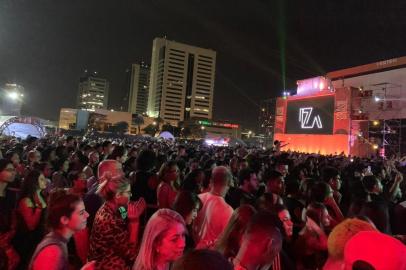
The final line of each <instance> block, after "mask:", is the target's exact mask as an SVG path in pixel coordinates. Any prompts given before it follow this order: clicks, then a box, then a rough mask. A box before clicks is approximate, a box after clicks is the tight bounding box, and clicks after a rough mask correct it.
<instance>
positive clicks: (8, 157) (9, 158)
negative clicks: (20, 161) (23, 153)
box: [4, 150, 20, 160]
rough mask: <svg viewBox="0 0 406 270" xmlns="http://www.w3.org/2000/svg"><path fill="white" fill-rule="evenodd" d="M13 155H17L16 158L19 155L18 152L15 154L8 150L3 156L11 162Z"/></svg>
mask: <svg viewBox="0 0 406 270" xmlns="http://www.w3.org/2000/svg"><path fill="white" fill-rule="evenodd" d="M14 154H17V155H18V156H20V155H19V154H18V152H16V151H13V150H8V151H7V152H6V155H5V156H4V157H5V158H6V159H8V160H11V159H12V158H13V155H14Z"/></svg>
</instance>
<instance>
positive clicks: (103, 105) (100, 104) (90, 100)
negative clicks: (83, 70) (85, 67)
mask: <svg viewBox="0 0 406 270" xmlns="http://www.w3.org/2000/svg"><path fill="white" fill-rule="evenodd" d="M108 97H109V81H107V80H106V79H103V78H99V77H95V76H91V75H90V76H85V77H82V78H80V81H79V91H78V98H77V107H78V109H85V110H94V109H107V103H108Z"/></svg>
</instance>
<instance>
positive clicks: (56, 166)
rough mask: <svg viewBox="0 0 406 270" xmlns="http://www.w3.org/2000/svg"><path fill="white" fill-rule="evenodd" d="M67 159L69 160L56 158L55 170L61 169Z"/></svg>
mask: <svg viewBox="0 0 406 270" xmlns="http://www.w3.org/2000/svg"><path fill="white" fill-rule="evenodd" d="M65 161H67V159H66V158H59V159H57V160H55V162H54V171H59V170H60V169H61V168H62V167H63V164H64V163H65Z"/></svg>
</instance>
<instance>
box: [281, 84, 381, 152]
mask: <svg viewBox="0 0 406 270" xmlns="http://www.w3.org/2000/svg"><path fill="white" fill-rule="evenodd" d="M360 95H361V93H360V91H359V89H358V88H352V87H345V88H339V89H333V87H332V85H331V82H329V81H328V79H326V78H324V77H317V78H312V79H308V80H304V81H298V91H297V95H294V96H284V97H280V98H278V99H277V101H276V113H275V135H274V139H275V140H279V141H282V142H283V143H282V144H287V145H286V146H285V147H284V148H283V150H291V151H297V152H304V153H320V154H323V155H329V154H333V155H335V154H341V153H344V154H345V155H347V156H348V155H351V156H362V157H364V156H370V155H371V154H373V153H375V151H376V150H375V149H373V146H372V144H371V143H370V142H369V140H368V119H364V117H363V116H362V113H360V112H359V110H360V104H358V103H359V100H360V99H359V98H358V97H359V96H360Z"/></svg>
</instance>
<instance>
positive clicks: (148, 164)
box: [137, 150, 156, 171]
mask: <svg viewBox="0 0 406 270" xmlns="http://www.w3.org/2000/svg"><path fill="white" fill-rule="evenodd" d="M155 161H156V155H155V153H154V152H153V151H152V150H142V151H141V153H140V155H139V156H138V159H137V169H138V170H140V171H149V170H151V169H152V168H153V167H154V164H155Z"/></svg>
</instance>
